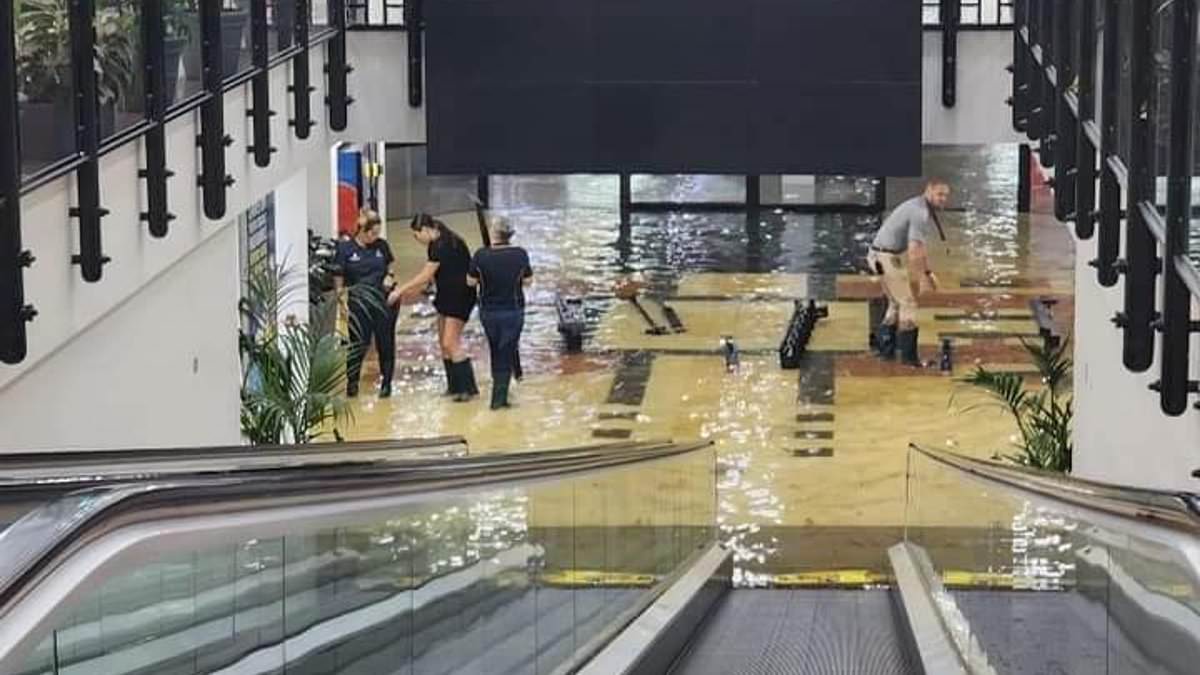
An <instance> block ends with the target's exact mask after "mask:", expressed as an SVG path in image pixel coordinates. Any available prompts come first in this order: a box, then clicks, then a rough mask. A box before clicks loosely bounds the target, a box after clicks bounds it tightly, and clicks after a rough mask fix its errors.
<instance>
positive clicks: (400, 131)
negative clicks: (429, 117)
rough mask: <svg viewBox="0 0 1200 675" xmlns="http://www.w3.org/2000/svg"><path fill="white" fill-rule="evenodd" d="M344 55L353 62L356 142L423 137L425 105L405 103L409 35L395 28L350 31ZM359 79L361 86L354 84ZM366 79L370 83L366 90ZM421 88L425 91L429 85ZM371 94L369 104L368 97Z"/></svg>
mask: <svg viewBox="0 0 1200 675" xmlns="http://www.w3.org/2000/svg"><path fill="white" fill-rule="evenodd" d="M346 58H347V59H349V61H350V63H351V64H353V65H354V72H353V73H351V74H350V77H351V78H353V79H352V90H353V91H352V92H351V95H352V96H353V97H354V98H355V99H356V100H357V101H358V102H359V103H357V104H355V105H354V107H353V108H352V110H353V111H354V116H353V123H354V125H355V128H356V130H361V131H360V132H358V133H355V134H354V135H352V136H351V135H347V138H348V139H352V140H354V141H357V142H366V141H390V142H393V143H395V142H412V143H420V142H424V140H425V113H424V109H423V108H422V109H420V110H417V109H414V108H412V107H411V106H409V105H408V36H407V34H405V33H401V32H398V31H375V32H372V31H366V32H355V33H351V34H350V39H349V42H348V44H347V57H346ZM354 83H362V86H357V87H355V86H353V84H354ZM366 83H372V84H371V85H370V87H371V88H370V90H369V91H368V90H367V89H366V88H365V87H366ZM424 90H425V91H426V92H427V91H428V90H429V88H428V87H425V88H424ZM368 96H369V97H370V100H369V104H368V101H367V97H368Z"/></svg>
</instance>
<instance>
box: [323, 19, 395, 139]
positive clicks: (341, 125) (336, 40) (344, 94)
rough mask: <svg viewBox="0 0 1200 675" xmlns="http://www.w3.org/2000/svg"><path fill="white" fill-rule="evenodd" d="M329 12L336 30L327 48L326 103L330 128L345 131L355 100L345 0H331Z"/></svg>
mask: <svg viewBox="0 0 1200 675" xmlns="http://www.w3.org/2000/svg"><path fill="white" fill-rule="evenodd" d="M329 13H330V18H331V20H332V22H333V29H334V31H336V32H335V33H334V36H333V38H332V39H330V40H329V45H328V47H327V48H326V49H327V50H328V51H327V53H328V55H329V58H328V61H327V62H326V64H325V73H326V76H327V79H328V82H329V84H328V86H327V88H326V91H327V92H328V95H327V96H326V97H325V103H326V105H328V106H329V128H330V129H332V130H334V131H345V130H346V126H347V124H348V119H347V118H348V117H349V108H350V104H351V103H353V102H354V99H352V98H350V94H349V84H348V82H347V76H348V75H349V74H350V72H351V71H352V70H354V69H353V68H351V67H350V66H349V65H347V63H346V6H345V0H330V2H329ZM385 13H386V10H385Z"/></svg>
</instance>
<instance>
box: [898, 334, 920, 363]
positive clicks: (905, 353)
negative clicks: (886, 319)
mask: <svg viewBox="0 0 1200 675" xmlns="http://www.w3.org/2000/svg"><path fill="white" fill-rule="evenodd" d="M919 332H920V331H918V330H917V329H916V328H914V329H912V330H902V331H899V332H897V333H896V346H897V347H898V348H899V350H900V363H903V364H904V365H906V366H912V367H913V368H924V367H925V364H924V363H922V362H921V357H920V355H919V354H918V353H917V335H918V333H919Z"/></svg>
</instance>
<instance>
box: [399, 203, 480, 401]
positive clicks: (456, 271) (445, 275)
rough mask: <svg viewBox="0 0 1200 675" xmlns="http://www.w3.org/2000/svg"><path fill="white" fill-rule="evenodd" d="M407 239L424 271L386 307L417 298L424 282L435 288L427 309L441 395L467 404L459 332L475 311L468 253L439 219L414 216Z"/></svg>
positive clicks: (471, 392)
mask: <svg viewBox="0 0 1200 675" xmlns="http://www.w3.org/2000/svg"><path fill="white" fill-rule="evenodd" d="M409 227H410V228H411V229H412V233H413V238H414V239H416V240H417V241H418V242H419V243H422V244H424V245H425V248H426V262H425V266H424V267H422V268H421V271H420V272H417V274H416V276H414V277H413V278H412V279H410V280H409V281H408V282H406V283H405V284H404V285H403V286H400V287H399V288H397V289H396V290H394V291H392V293H391V295H390V296H389V297H388V304H389V305H396V304H398V303H400V302H402V301H404V300H405V299H408V298H413V297H414V296H416V295H417V294H419V293H420V292H421V291H422V290H423V289H424V288H425V287H426V286H428V285H429V282H430V281H432V282H434V284H435V285H436V287H437V294H436V295H435V296H434V299H433V307H434V309H436V310H437V313H438V319H437V331H438V346H439V347H440V348H441V352H442V366H443V367H444V368H445V369H446V395H447V396H453V397H454V400H455V401H460V402H461V401H469V400H471V399H472V398H474V397H475V396H478V395H479V387H478V385H476V384H475V368H474V367H473V366H472V365H471V359H469V358H467V352H466V350H465V349H463V343H462V333H463V327H464V326H466V324H467V321H469V320H470V318H471V312H472V311H473V310H474V309H475V289H474V288H472V287H471V286H469V285H467V268H468V267H470V265H471V249H470V248H469V247H468V246H467V242H465V241H463V238H462V237H460V236H458V233H456V232H455V231H454V230H451V229H450V228H449V227H447V226H446V224H445V223H443V222H442V221H440V220H437V219H435V218H433V217H432V216H429V215H428V214H424V213H420V214H417V216H416V217H414V218H413V219H412V223H410V224H409Z"/></svg>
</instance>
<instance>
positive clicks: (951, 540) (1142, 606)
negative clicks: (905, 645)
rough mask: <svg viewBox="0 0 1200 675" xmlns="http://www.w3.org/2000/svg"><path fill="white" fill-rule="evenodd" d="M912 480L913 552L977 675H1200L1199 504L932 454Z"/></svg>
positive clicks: (915, 456)
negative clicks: (1035, 674) (1033, 674)
mask: <svg viewBox="0 0 1200 675" xmlns="http://www.w3.org/2000/svg"><path fill="white" fill-rule="evenodd" d="M907 480H908V500H907V505H906V523H907V527H906V533H907V536H906V540H907V544H908V545H909V546H912V547H913V550H915V551H918V553H919V554H918V556H917V558H919V559H920V561H921V564H922V565H924V566H925V567H926V569H925V570H924V574H925V575H926V577H927V579H929V580H931V583H930V589H931V593H932V594H933V596H934V598H935V601H936V604H937V606H938V607H939V609H940V614H941V616H940V619H941V621H942V623H943V627H944V629H945V630H946V632H947V633H948V634H949V635H950V636H951V638H952V640H953V642H954V644H955V646H956V648H957V650H958V652H959V654H960V656H961V658H962V659H963V662H964V663H965V664H966V666H967V669H968V671H969V672H996V673H1018V672H1038V673H1046V672H1056V673H1079V674H1081V675H1082V674H1085V673H1086V674H1094V673H1134V672H1137V673H1148V672H1156V673H1194V672H1196V666H1195V664H1196V663H1197V662H1198V659H1200V539H1198V538H1197V537H1198V535H1200V518H1198V517H1197V512H1196V508H1195V507H1196V503H1197V502H1196V496H1195V495H1191V494H1187V493H1171V492H1159V491H1153V490H1142V489H1133V488H1126V487H1121V486H1115V485H1107V484H1102V483H1095V482H1089V481H1083V480H1078V479H1073V478H1070V477H1066V476H1060V475H1055V474H1048V473H1045V472H1040V471H1035V470H1031V469H1025V468H1022V467H1015V466H1006V465H998V464H994V463H991V462H984V461H980V460H975V459H971V458H966V457H962V456H958V455H954V454H951V453H945V452H941V451H936V450H929V449H924V448H913V449H911V450H910V462H909V473H908V479H907ZM951 571H956V572H954V573H951ZM981 580H990V583H978V582H980V581H981Z"/></svg>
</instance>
